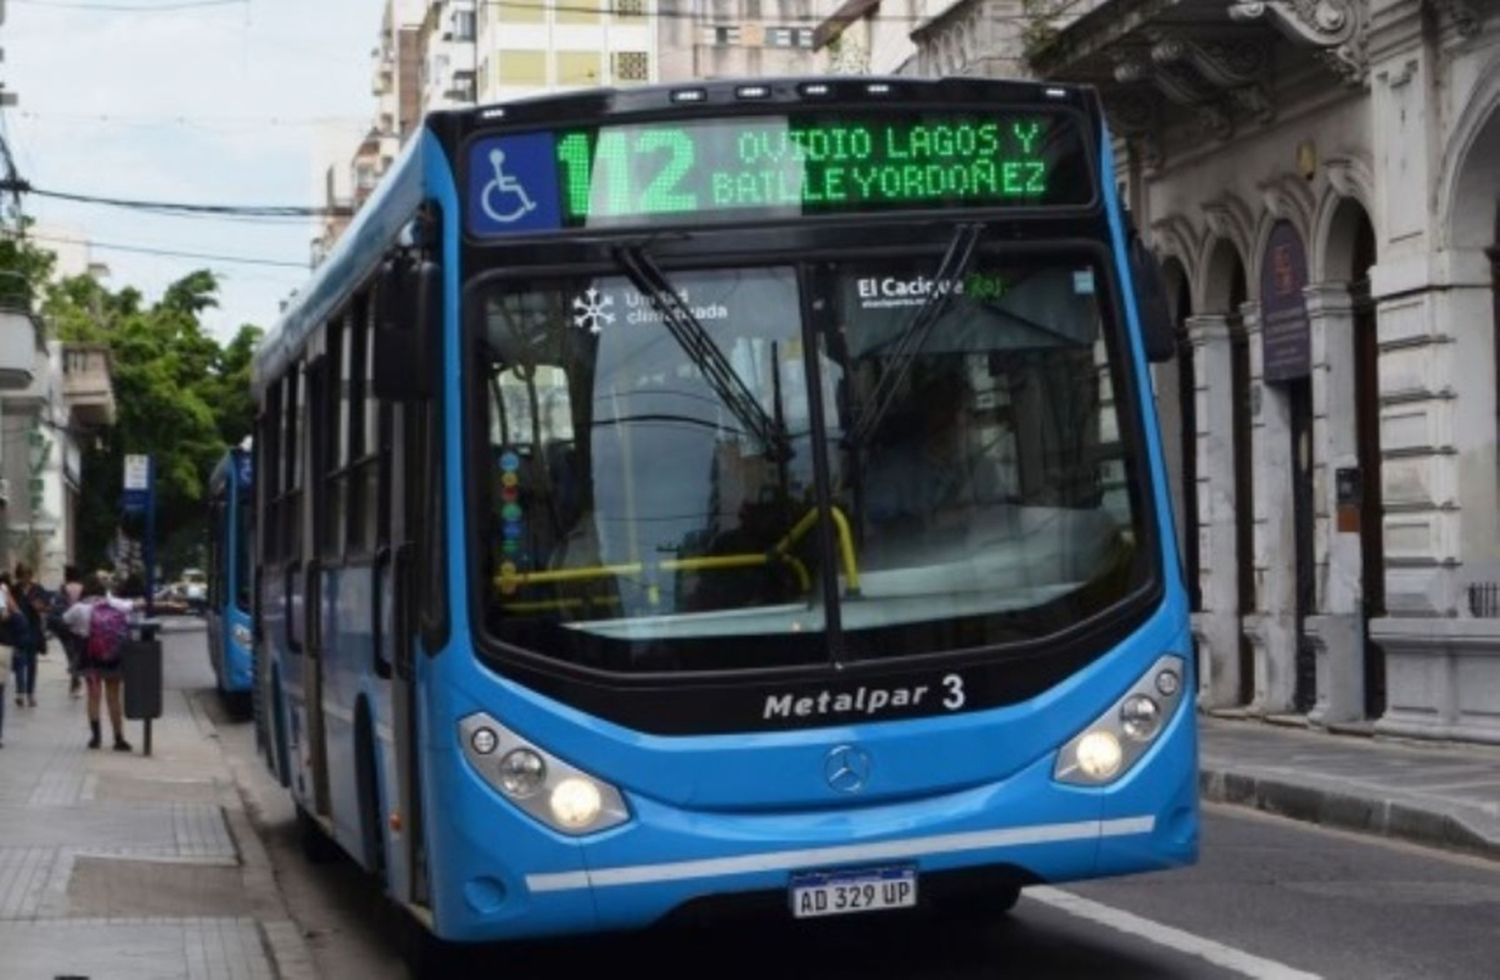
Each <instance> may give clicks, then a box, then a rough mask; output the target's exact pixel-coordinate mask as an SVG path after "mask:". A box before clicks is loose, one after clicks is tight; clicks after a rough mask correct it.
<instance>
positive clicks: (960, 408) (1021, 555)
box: [824, 259, 1135, 656]
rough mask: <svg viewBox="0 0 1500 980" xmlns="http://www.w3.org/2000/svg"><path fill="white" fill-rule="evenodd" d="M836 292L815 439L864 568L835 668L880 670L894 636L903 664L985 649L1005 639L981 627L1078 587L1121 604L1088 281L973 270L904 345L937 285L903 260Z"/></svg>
mask: <svg viewBox="0 0 1500 980" xmlns="http://www.w3.org/2000/svg"><path fill="white" fill-rule="evenodd" d="M834 283H835V284H834V298H835V315H834V317H833V321H834V322H833V323H832V325H831V328H830V330H828V331H827V332H825V334H824V343H825V344H826V346H827V349H828V351H829V356H830V359H831V360H833V361H834V362H835V363H837V364H838V365H840V374H839V377H838V387H839V390H840V392H841V393H842V397H841V398H840V400H839V403H838V406H837V411H835V412H830V413H829V416H828V423H829V432H828V439H829V440H830V443H831V445H832V447H833V448H834V449H835V451H836V453H837V459H838V464H837V468H838V472H837V473H836V474H835V494H834V496H835V501H836V502H837V504H838V505H839V506H840V507H841V508H844V509H845V510H847V511H848V512H849V513H850V514H852V515H854V517H855V525H856V535H855V536H856V540H857V543H858V547H859V556H860V563H861V566H862V569H863V571H862V577H863V583H862V594H861V597H860V599H859V600H858V601H857V602H849V603H846V604H845V605H844V613H843V617H842V618H843V626H844V629H845V632H846V639H847V640H848V643H849V653H850V654H851V655H854V656H860V655H866V656H877V655H880V653H881V649H882V648H883V646H888V645H889V644H890V642H891V640H892V639H893V636H894V634H891V633H890V632H889V630H890V629H893V628H900V629H899V631H898V632H899V633H900V635H901V638H902V641H901V643H900V644H899V646H901V647H903V648H905V649H908V650H913V651H914V650H930V649H936V650H942V649H952V648H954V647H958V646H976V645H981V644H986V643H992V642H997V641H999V640H1002V639H1004V638H1006V635H1007V630H1008V628H1009V627H1010V626H1011V625H1013V624H1007V623H1004V622H1003V621H1001V620H998V619H994V618H992V617H991V618H986V616H985V614H987V613H989V614H993V613H996V612H1001V611H1005V610H1015V609H1018V608H1024V607H1036V608H1044V607H1047V606H1048V604H1049V603H1053V602H1054V600H1058V599H1060V598H1061V597H1064V596H1069V595H1075V596H1076V595H1077V594H1078V593H1079V590H1082V589H1083V588H1084V587H1085V586H1087V585H1090V584H1091V583H1092V584H1093V588H1094V591H1095V592H1099V591H1100V590H1101V589H1103V590H1105V591H1108V592H1111V593H1113V597H1115V598H1118V596H1119V594H1120V593H1119V589H1120V588H1121V587H1122V585H1123V581H1113V582H1109V581H1107V580H1108V579H1110V578H1113V579H1115V580H1121V579H1123V578H1125V577H1128V576H1129V574H1130V571H1131V568H1132V564H1133V562H1132V559H1133V557H1134V555H1133V544H1134V541H1135V534H1134V531H1133V528H1132V526H1131V525H1132V517H1131V506H1130V497H1129V494H1128V493H1127V491H1126V483H1125V474H1124V456H1123V452H1122V449H1121V447H1120V445H1119V442H1118V434H1117V433H1118V424H1117V421H1116V418H1115V413H1114V407H1113V405H1111V404H1110V403H1108V402H1107V401H1106V400H1105V397H1104V396H1105V395H1107V393H1108V391H1109V390H1110V389H1109V385H1108V371H1109V354H1108V345H1107V344H1106V341H1105V335H1104V333H1103V330H1102V322H1101V317H1100V312H1099V308H1098V301H1097V293H1096V282H1095V275H1094V269H1093V267H1092V266H1091V265H1090V264H1088V263H1086V262H1085V263H1073V264H1063V263H1059V264H1052V265H1041V264H1034V265H1009V264H999V263H996V262H994V261H992V260H986V259H980V260H977V261H976V262H975V263H974V264H973V265H972V266H971V267H970V271H969V272H968V273H967V274H966V275H965V277H964V278H963V279H962V280H960V282H959V283H958V284H957V285H956V286H954V287H952V293H953V295H952V302H951V303H950V304H949V305H948V306H947V307H946V309H945V311H944V312H943V314H942V316H941V317H940V318H939V319H938V320H937V322H936V323H934V324H932V326H931V328H930V329H929V330H927V331H926V332H925V334H924V335H923V336H922V337H921V340H920V343H919V344H917V345H916V346H915V347H913V346H912V345H910V344H908V343H907V342H906V341H907V340H909V339H910V331H911V328H912V324H913V323H914V322H915V311H919V310H920V309H921V308H922V305H923V303H924V301H925V300H926V299H927V298H928V297H929V296H930V295H931V294H932V292H933V291H934V290H939V289H944V288H947V287H945V286H944V285H943V284H941V283H939V282H934V281H932V280H930V279H928V278H926V277H925V276H924V275H923V273H922V270H921V268H920V267H919V266H918V265H917V264H915V263H911V262H904V263H863V264H861V263H850V264H847V265H842V266H840V267H839V268H838V269H837V271H836V272H835V274H834ZM892 377H896V378H898V379H899V380H898V382H897V383H896V386H895V387H894V389H892V388H891V387H890V381H889V379H891V378H892ZM882 392H883V393H884V394H883V396H882ZM872 417H873V418H874V419H875V421H874V422H873V423H871V421H870V420H871V418H872ZM1084 611H1085V609H1084V608H1081V607H1080V606H1079V604H1078V602H1076V601H1075V602H1072V603H1069V604H1067V615H1069V616H1073V617H1075V618H1076V617H1077V615H1079V614H1080V613H1081V612H1084ZM882 631H884V632H882ZM877 644H879V645H883V646H877Z"/></svg>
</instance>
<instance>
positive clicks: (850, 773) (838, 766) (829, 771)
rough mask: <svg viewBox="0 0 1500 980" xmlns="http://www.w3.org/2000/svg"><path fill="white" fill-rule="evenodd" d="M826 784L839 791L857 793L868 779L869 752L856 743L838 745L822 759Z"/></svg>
mask: <svg viewBox="0 0 1500 980" xmlns="http://www.w3.org/2000/svg"><path fill="white" fill-rule="evenodd" d="M823 775H824V776H825V777H826V778H827V779H828V785H829V786H831V787H833V788H834V789H835V790H837V791H838V792H840V793H858V792H859V791H860V790H862V789H864V788H865V783H867V782H869V780H870V753H868V752H866V751H865V750H864V749H862V748H860V747H858V746H857V745H839V746H836V747H834V748H832V749H830V750H829V751H828V758H827V759H825V760H824V761H823Z"/></svg>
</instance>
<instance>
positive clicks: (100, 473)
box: [0, 252, 261, 569]
mask: <svg viewBox="0 0 1500 980" xmlns="http://www.w3.org/2000/svg"><path fill="white" fill-rule="evenodd" d="M49 258H50V256H49ZM30 261H32V262H33V263H34V267H35V268H36V269H38V270H39V272H41V271H44V270H50V265H42V264H36V259H35V258H34V257H32V258H31V259H30ZM6 267H7V266H6V255H5V254H4V253H3V252H0V268H6ZM3 278H4V277H3V276H0V279H3ZM3 286H4V283H3V282H0V288H3ZM217 294H218V280H217V279H216V278H215V276H214V275H213V273H212V272H209V271H208V270H199V271H196V272H193V273H190V274H189V275H187V276H184V277H183V278H181V279H179V280H178V281H176V282H174V283H172V284H171V285H170V286H168V287H167V289H166V290H165V292H164V293H163V294H162V297H161V299H160V300H158V301H157V302H156V303H154V304H149V305H148V304H147V303H146V301H145V299H144V297H143V296H142V295H141V293H140V292H139V291H138V290H135V289H133V288H129V287H127V288H124V289H120V290H111V289H109V288H107V287H105V286H104V285H103V284H101V283H99V282H98V281H97V280H95V279H93V278H92V277H89V276H77V277H73V278H69V279H64V280H61V281H59V282H56V283H54V284H52V285H51V286H50V287H49V288H48V289H47V290H46V295H45V299H44V301H43V303H42V306H41V312H42V314H43V318H44V320H45V321H46V322H47V324H48V326H49V330H50V331H51V332H52V335H53V336H54V337H56V338H57V339H60V340H64V341H68V342H71V343H93V344H103V345H105V346H107V347H108V349H109V352H110V357H111V361H112V366H111V371H112V376H113V383H114V391H115V405H116V419H115V424H114V425H113V426H111V427H110V428H109V429H107V430H105V431H103V432H101V433H99V434H98V435H97V437H96V438H93V439H91V440H89V439H86V440H85V445H84V447H83V459H82V473H81V484H82V486H81V488H80V498H79V505H78V508H77V512H76V515H77V522H78V523H77V541H78V556H77V557H78V559H79V561H80V562H82V563H84V564H85V565H86V566H87V565H91V564H97V563H100V562H102V561H103V559H104V556H105V554H106V551H107V548H108V546H109V543H110V542H111V541H112V540H113V539H114V537H115V533H116V530H117V528H118V527H119V526H120V523H121V516H120V478H121V472H122V470H123V467H124V457H125V456H126V455H127V454H130V453H149V454H151V455H152V456H153V457H154V458H155V461H156V500H157V535H158V539H159V541H161V542H162V543H163V545H164V546H165V545H167V544H168V543H169V542H170V548H169V549H168V548H164V549H163V550H162V551H161V553H162V556H163V560H164V562H166V563H168V564H169V567H173V568H174V569H175V566H176V564H177V562H179V561H180V562H186V563H197V561H196V559H195V556H194V555H193V552H194V551H195V550H196V544H197V543H198V542H201V541H202V540H203V536H204V524H205V517H206V515H205V507H204V500H205V497H206V494H207V488H208V477H209V475H210V473H211V472H212V470H213V467H214V465H215V464H216V463H217V462H218V460H219V458H220V457H221V456H222V455H223V453H224V451H225V449H226V448H227V446H229V445H231V444H234V443H237V442H239V441H240V440H241V439H243V438H244V437H245V436H246V435H248V434H249V432H250V428H251V425H252V422H253V419H254V414H255V409H254V404H253V402H252V400H251V398H250V389H249V379H250V362H251V359H252V357H253V355H254V351H255V347H256V344H257V343H258V342H259V339H260V336H261V332H260V330H259V329H258V328H256V327H254V326H251V325H248V324H247V325H245V326H242V327H241V328H240V330H239V332H238V333H237V334H236V335H235V337H234V339H233V340H232V341H231V342H230V343H229V344H228V345H227V346H225V347H221V346H220V345H219V343H218V342H217V341H216V340H215V339H214V338H213V337H212V336H211V335H210V334H209V333H208V332H207V331H206V330H205V329H204V327H203V322H202V316H203V314H204V313H205V312H206V311H207V310H210V309H213V308H214V307H216V306H218V295H217ZM3 295H4V294H3V293H0V296H3ZM127 530H128V531H130V532H132V533H138V532H139V530H140V529H139V528H135V527H131V528H127Z"/></svg>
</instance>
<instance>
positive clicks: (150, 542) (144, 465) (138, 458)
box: [122, 454, 161, 755]
mask: <svg viewBox="0 0 1500 980" xmlns="http://www.w3.org/2000/svg"><path fill="white" fill-rule="evenodd" d="M123 490H124V495H123V499H122V508H123V509H124V511H125V513H126V514H135V515H141V514H144V515H145V518H146V540H145V541H144V543H143V547H142V551H143V553H144V554H143V557H144V558H145V560H146V622H145V623H143V624H142V628H141V636H140V639H141V641H143V642H145V643H150V642H151V641H153V640H154V639H155V636H154V634H155V630H154V629H153V628H152V626H151V620H152V618H153V617H154V616H155V614H156V606H155V601H156V600H155V597H156V582H155V578H156V466H155V460H154V459H153V458H152V457H151V456H148V455H139V454H136V455H128V456H126V457H125V478H124V481H123ZM153 652H154V653H155V659H154V660H153V661H152V663H153V665H155V667H156V670H155V672H154V675H153V677H154V679H153V680H152V681H151V682H150V686H151V687H153V688H154V689H155V690H156V691H159V690H160V688H161V669H160V653H159V650H154V651H153ZM142 665H144V661H142ZM134 666H137V665H135V664H127V665H126V680H127V684H126V688H127V689H126V701H127V711H128V710H131V709H130V706H129V705H130V703H133V702H134V700H135V698H133V697H132V695H133V694H137V693H139V692H134V691H132V690H131V689H130V688H131V686H132V685H131V684H130V683H129V681H130V678H131V676H132V675H133V674H135V673H139V671H138V670H137V671H132V669H131V668H132V667H134ZM157 698H158V700H157V704H156V706H155V709H154V710H152V711H147V712H145V717H144V721H145V724H146V730H145V745H144V746H143V751H144V752H145V754H146V755H150V754H151V719H152V718H153V717H154V715H155V714H157V713H159V712H160V710H161V709H160V704H159V699H160V695H159V694H158V695H157Z"/></svg>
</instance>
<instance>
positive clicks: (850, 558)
mask: <svg viewBox="0 0 1500 980" xmlns="http://www.w3.org/2000/svg"><path fill="white" fill-rule="evenodd" d="M829 510H830V511H831V512H832V514H833V523H834V527H835V529H836V530H837V532H838V538H839V559H840V563H841V564H842V565H843V566H844V578H845V579H846V580H847V582H848V588H849V594H850V595H858V594H859V562H858V560H857V559H856V558H855V555H854V536H853V534H851V533H850V531H849V521H848V519H847V518H846V517H844V512H843V511H842V510H840V509H839V508H838V507H831V508H829ZM817 521H818V509H817V508H816V507H814V508H813V509H812V510H809V511H808V512H807V513H806V514H805V515H803V517H802V519H801V520H799V521H798V522H797V523H796V524H794V525H793V526H792V529H791V530H790V531H788V532H787V533H786V536H785V537H784V538H782V539H781V540H780V541H778V542H777V543H776V546H775V547H774V548H772V549H771V550H770V552H768V553H765V554H754V553H749V554H739V555H701V556H697V557H693V558H667V559H664V560H663V561H660V562H657V563H656V565H655V566H654V568H655V569H656V570H657V571H662V572H699V571H713V570H715V569H724V568H757V567H759V566H762V565H769V564H770V563H771V562H772V561H779V562H781V563H782V564H783V565H786V566H787V567H789V568H790V569H791V570H792V572H793V573H794V574H795V575H796V576H797V583H798V584H799V585H800V586H801V587H802V591H803V592H807V591H809V590H810V589H811V588H812V576H811V575H810V574H809V573H808V571H807V566H806V565H805V564H803V563H802V561H801V560H800V559H798V558H797V556H796V555H794V554H792V553H791V551H790V549H791V548H792V547H794V546H795V545H796V544H797V542H798V541H800V540H802V538H803V537H804V536H805V535H806V534H807V532H808V530H809V529H810V528H811V527H812V526H813V525H814V524H816V523H817ZM645 572H646V564H645V563H644V562H638V561H632V562H625V563H623V564H618V565H592V566H586V567H583V568H552V569H545V570H542V571H535V572H521V571H516V572H509V573H507V572H505V571H503V570H502V571H501V572H500V574H498V575H496V576H495V578H494V584H495V588H496V589H498V590H500V591H501V592H502V593H505V594H507V595H509V594H511V593H513V592H515V591H516V590H517V589H519V588H522V587H525V586H529V585H556V584H559V583H563V582H588V581H592V580H595V579H601V578H634V577H636V576H638V575H642V574H644V573H645ZM548 602H557V603H564V602H566V603H580V604H581V600H577V599H573V600H561V599H559V600H548ZM532 607H535V608H537V609H541V608H547V607H548V606H547V602H535V603H517V602H507V603H505V608H507V609H515V610H519V611H529V610H530V609H531V608H532ZM552 608H560V609H562V608H576V606H573V605H558V606H554V607H552Z"/></svg>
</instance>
